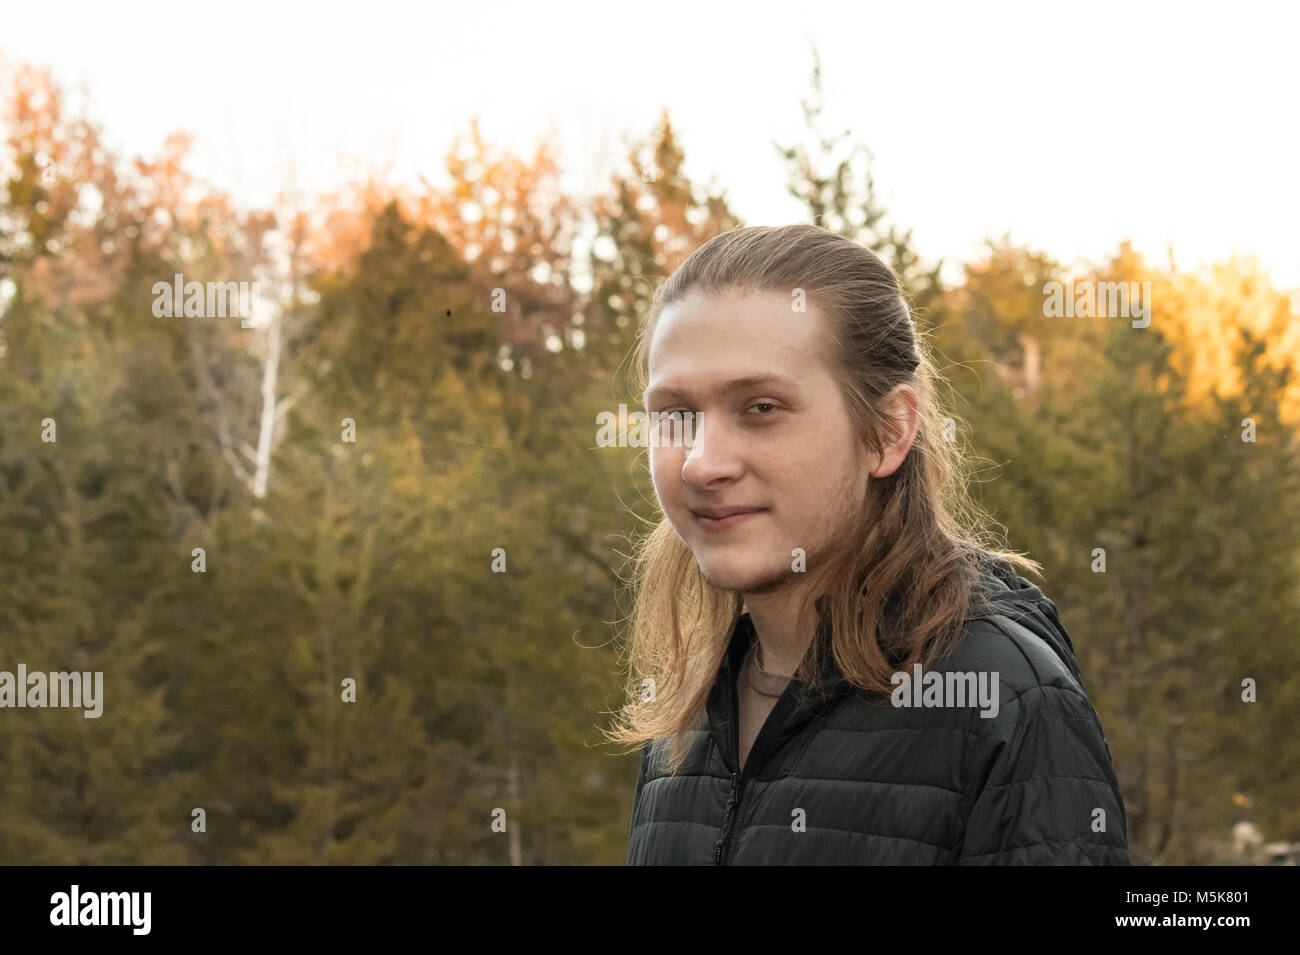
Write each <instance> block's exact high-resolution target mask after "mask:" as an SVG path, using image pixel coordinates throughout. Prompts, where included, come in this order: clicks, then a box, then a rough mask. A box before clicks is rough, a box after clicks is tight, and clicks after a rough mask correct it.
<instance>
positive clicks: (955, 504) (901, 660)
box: [606, 225, 1041, 771]
mask: <svg viewBox="0 0 1300 955" xmlns="http://www.w3.org/2000/svg"><path fill="white" fill-rule="evenodd" d="M697 289H698V290H700V291H702V292H705V293H706V294H717V293H719V292H723V291H727V290H754V291H769V292H780V293H782V294H785V295H790V294H792V293H793V290H795V289H803V290H804V294H805V296H806V299H807V301H808V302H811V303H815V304H816V306H817V307H818V308H819V309H820V310H821V311H822V314H823V315H824V316H825V317H826V320H827V324H828V327H829V328H830V338H831V342H830V344H831V349H830V351H831V354H832V355H833V356H834V358H833V366H834V367H833V371H834V373H835V375H836V378H837V379H838V380H839V382H840V384H841V387H842V389H843V393H844V397H845V400H846V402H847V403H848V406H849V408H850V413H851V414H852V415H853V417H854V420H855V422H856V423H857V425H858V428H859V434H860V436H861V439H862V441H863V443H864V447H865V448H867V449H868V450H869V451H872V452H875V453H879V452H880V450H881V444H882V441H881V438H882V436H884V435H886V434H889V433H893V429H894V428H895V427H896V425H895V423H894V422H893V421H892V420H891V419H890V417H889V416H888V414H886V413H885V412H884V411H883V410H882V399H883V398H884V397H885V396H886V395H888V394H889V393H890V391H891V390H892V389H893V388H894V387H895V386H896V385H899V384H908V385H910V386H911V387H912V388H914V389H915V390H916V392H917V395H918V397H919V399H920V423H919V427H918V430H917V433H916V436H915V439H914V442H913V444H912V447H911V449H910V450H909V451H908V454H907V457H906V458H905V459H904V460H903V463H902V464H901V465H900V466H899V467H898V469H897V470H895V471H894V473H893V474H891V475H889V476H887V477H884V478H872V479H871V480H869V481H868V482H867V491H866V496H865V500H864V501H863V506H862V507H861V508H859V509H858V510H857V513H856V514H855V518H854V520H853V524H852V526H850V527H848V528H846V529H845V532H844V533H842V534H839V535H837V537H836V541H837V544H836V547H835V550H834V551H833V552H832V553H830V554H829V555H827V558H826V559H825V560H823V561H820V562H819V564H818V566H816V567H810V568H808V571H807V574H808V577H807V578H806V579H807V581H808V584H809V586H808V588H807V597H806V598H805V606H804V607H801V608H800V613H801V615H802V614H803V613H805V612H807V604H808V602H810V601H813V600H814V599H815V606H816V610H815V614H816V617H815V619H816V620H817V621H818V635H819V638H820V639H815V640H813V641H812V643H811V645H810V652H809V654H808V655H807V656H806V657H805V658H804V660H803V663H802V664H801V665H800V668H799V670H798V672H797V673H796V674H795V678H796V679H797V680H799V681H801V682H803V683H808V684H819V683H820V675H821V674H822V673H823V672H824V671H823V666H824V663H825V661H824V659H823V654H824V653H825V651H826V650H827V649H828V648H827V647H825V646H823V645H822V640H823V639H824V640H825V641H826V642H828V643H829V651H830V652H831V653H832V654H833V657H834V661H835V664H836V665H837V666H838V668H839V671H840V672H841V673H842V674H843V675H844V677H846V678H847V679H848V681H849V682H850V683H851V684H853V685H854V686H856V687H858V688H860V689H862V690H866V691H868V692H874V693H888V692H889V691H890V690H891V689H892V684H891V683H890V677H891V676H892V675H893V673H894V672H895V671H896V670H898V669H910V668H911V666H912V665H913V664H915V663H920V664H922V666H931V665H933V664H935V663H936V662H937V661H939V660H941V659H942V658H943V657H944V656H945V655H946V654H947V653H948V652H950V651H951V649H952V648H953V647H954V646H955V644H956V642H957V641H958V640H959V639H960V636H961V632H962V629H963V624H964V623H965V621H966V620H967V619H968V616H969V615H970V614H971V613H972V610H973V605H974V604H975V603H976V602H979V601H982V599H983V598H982V596H981V595H980V594H979V593H978V591H977V588H976V587H975V580H976V578H977V575H978V572H979V565H980V564H981V562H983V561H985V560H988V559H989V558H990V557H997V558H1002V559H1003V560H1006V561H1009V562H1010V563H1011V564H1012V565H1013V566H1015V567H1017V568H1020V569H1022V570H1026V571H1030V572H1038V571H1040V570H1041V566H1040V565H1039V564H1038V563H1037V562H1035V561H1033V560H1030V559H1028V558H1026V557H1024V556H1023V555H1020V554H1017V553H1014V552H1010V551H1006V550H1002V549H999V548H998V547H997V542H996V539H995V537H994V535H993V534H992V533H991V532H990V531H988V530H987V529H986V526H985V522H986V517H985V515H984V514H983V512H982V511H981V510H980V509H979V508H978V507H977V506H976V504H975V502H974V501H973V500H972V499H971V497H970V495H969V493H968V490H967V481H968V471H967V456H966V454H965V453H964V452H963V451H962V450H961V449H960V447H959V445H958V443H957V442H956V441H953V440H943V438H944V437H945V435H944V427H945V424H947V425H948V427H949V429H950V432H951V431H953V430H955V421H954V420H952V419H951V418H950V416H949V417H948V420H945V415H944V414H943V413H942V411H941V409H940V405H939V401H938V399H937V397H936V386H937V385H938V384H939V383H940V382H941V381H942V379H941V378H940V376H939V374H938V372H937V370H936V369H935V367H934V365H933V363H932V360H931V358H930V356H929V353H928V349H927V347H926V345H925V343H924V342H923V341H922V336H921V334H920V332H919V331H918V330H917V328H916V327H915V325H914V323H913V320H912V313H911V307H910V305H909V304H908V301H907V296H906V295H905V293H904V291H903V288H902V286H901V284H900V282H899V280H898V277H897V276H896V275H895V274H894V273H893V271H892V270H891V269H890V268H889V266H888V265H886V264H885V263H884V262H883V261H881V259H880V258H879V257H878V256H876V255H875V254H874V253H872V252H870V251H869V250H867V249H865V248H863V247H861V246H859V245H857V244H855V243H853V242H851V241H850V240H848V239H846V238H844V237H843V236H840V235H837V234H836V233H833V232H830V231H828V230H826V229H823V228H820V227H818V226H812V225H790V226H784V227H768V226H752V227H748V228H741V229H735V230H733V231H730V232H726V233H723V234H722V235H719V236H716V237H714V238H713V239H711V240H710V241H708V242H706V243H705V244H704V245H702V246H700V248H698V249H696V250H695V252H693V253H692V254H691V255H690V256H689V257H688V258H687V259H686V261H685V262H683V263H682V264H681V266H680V267H679V268H678V269H677V270H676V271H675V272H674V273H673V274H672V276H671V277H670V278H669V279H668V280H667V281H666V282H664V284H663V285H661V286H660V287H659V288H658V289H657V290H656V292H655V295H654V300H653V303H652V307H651V309H650V312H649V314H648V315H647V317H646V321H645V323H644V324H643V326H642V327H641V329H640V330H639V336H638V340H637V346H636V353H635V357H634V363H633V366H632V371H633V375H634V384H635V386H636V387H637V388H638V391H640V392H642V393H643V392H644V388H645V384H646V380H647V376H648V371H649V351H650V341H651V338H652V336H653V334H654V329H655V324H656V323H657V321H658V320H659V317H660V315H661V314H662V312H663V310H664V309H665V308H667V307H668V306H669V305H672V304H674V303H676V302H679V301H681V299H683V298H684V297H685V296H686V295H687V294H688V293H690V292H691V291H693V290H697ZM630 567H631V570H632V573H631V576H630V580H629V584H630V588H631V593H632V595H633V603H632V607H631V612H630V614H629V618H628V619H629V623H630V627H629V633H630V639H629V640H628V642H627V645H626V648H625V651H626V659H627V662H626V668H627V686H626V692H627V700H628V702H627V703H626V704H625V705H624V706H623V708H622V709H621V710H620V711H619V713H618V714H616V716H615V720H614V725H613V727H612V729H610V730H609V731H607V733H606V736H607V738H608V739H609V740H610V741H612V742H615V743H621V744H625V745H627V746H629V747H631V746H639V745H640V744H642V743H644V742H646V741H648V740H653V739H659V738H663V737H667V738H669V740H670V759H669V766H670V768H671V769H672V770H673V771H676V769H677V768H679V767H680V763H681V760H682V759H683V758H684V756H685V747H684V746H683V745H682V744H683V742H684V737H685V733H686V730H688V729H690V728H693V727H697V726H699V725H701V721H702V720H703V717H704V711H705V706H706V703H707V700H708V696H709V691H710V689H711V688H712V686H713V683H714V680H715V679H716V676H717V673H718V669H719V667H720V666H721V664H722V660H723V657H724V655H725V654H726V652H727V648H728V645H729V643H730V638H731V635H732V632H733V630H734V628H735V625H736V622H737V620H738V619H739V616H740V613H741V610H742V600H743V597H742V595H741V594H739V593H736V592H731V591H725V590H721V589H719V588H717V587H714V586H713V585H711V584H710V583H709V582H708V581H707V580H705V578H704V576H703V574H702V573H701V571H700V568H699V566H698V564H697V563H696V561H695V556H694V555H693V554H692V553H691V551H690V549H689V548H688V547H687V546H686V544H685V542H684V541H683V540H682V539H681V537H680V536H679V535H678V534H677V532H676V530H675V529H674V528H673V526H672V524H671V523H670V522H669V521H668V519H667V518H666V517H662V515H661V519H660V521H659V523H658V524H657V525H656V526H655V527H654V528H653V530H651V531H650V532H649V533H648V534H646V535H645V536H644V537H642V538H640V539H639V540H638V541H637V542H636V544H635V548H634V552H633V556H632V561H631V563H630ZM647 681H652V682H647ZM647 687H653V692H652V693H648V692H646V689H647Z"/></svg>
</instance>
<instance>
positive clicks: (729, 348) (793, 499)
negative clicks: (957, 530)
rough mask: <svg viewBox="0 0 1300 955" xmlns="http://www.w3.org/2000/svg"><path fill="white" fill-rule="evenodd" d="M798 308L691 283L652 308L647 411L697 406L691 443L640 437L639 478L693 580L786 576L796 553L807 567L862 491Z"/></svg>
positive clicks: (779, 299) (810, 328)
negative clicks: (692, 288) (645, 473)
mask: <svg viewBox="0 0 1300 955" xmlns="http://www.w3.org/2000/svg"><path fill="white" fill-rule="evenodd" d="M807 307H808V310H807V311H806V312H797V311H794V310H793V309H792V308H791V299H790V297H788V296H784V295H781V294H779V293H773V292H753V291H750V292H734V291H733V292H726V293H724V294H722V295H720V296H717V297H711V296H706V295H705V294H703V293H701V292H698V291H696V292H692V293H690V294H689V295H688V296H687V297H686V298H685V299H683V300H682V301H681V302H679V303H677V304H675V305H672V306H669V307H668V308H666V309H665V310H664V311H663V313H662V314H661V316H660V319H659V322H658V324H657V326H656V327H655V331H654V336H653V337H652V339H651V342H650V363H649V364H650V367H649V381H648V383H647V387H646V411H647V412H652V413H653V412H660V413H661V415H662V414H665V413H670V412H698V413H699V415H698V417H696V418H695V419H694V429H693V441H691V442H690V446H689V447H681V446H676V447H674V446H670V445H665V446H661V447H656V446H655V443H654V442H653V441H652V442H651V448H650V473H651V479H652V480H653V481H654V486H655V492H656V494H657V495H658V497H659V503H660V505H661V506H662V507H663V510H664V513H665V515H666V516H667V517H668V519H669V521H671V522H672V525H673V527H674V528H676V530H677V533H678V534H679V535H680V536H681V538H682V539H683V540H684V541H685V542H686V544H687V546H689V547H690V549H691V551H692V552H693V553H694V554H695V559H696V561H697V562H698V563H699V565H700V569H701V570H702V571H703V573H704V576H705V578H706V579H707V580H708V581H709V582H710V583H711V584H713V585H714V586H716V587H721V588H723V589H725V590H732V591H739V592H741V593H763V592H770V591H772V590H775V589H778V588H779V587H780V586H782V585H783V584H786V583H788V582H791V581H793V579H794V578H795V577H796V576H797V574H796V571H795V570H794V566H795V563H796V555H795V554H794V553H793V552H794V551H795V549H796V548H802V550H803V552H804V554H805V555H806V566H807V567H808V568H809V569H811V568H812V567H813V566H814V561H815V560H816V559H817V558H818V557H819V556H820V555H821V554H822V553H823V552H824V549H825V547H826V545H827V544H829V543H830V542H832V541H834V540H835V535H836V533H837V531H839V530H840V529H841V528H842V527H844V525H845V523H846V521H847V519H848V518H849V516H850V515H851V514H853V512H854V510H855V509H856V508H858V507H860V506H861V502H862V500H863V497H864V494H865V491H866V482H867V480H868V461H867V456H866V453H865V450H864V449H863V448H862V446H861V443H860V441H859V439H858V437H857V433H856V429H855V427H854V424H853V422H852V420H851V419H850V416H849V411H848V407H847V405H846V404H845V401H844V398H843V395H842V392H841V390H840V387H839V384H838V383H837V382H836V380H835V379H834V378H833V377H832V374H831V371H830V368H829V367H828V366H827V364H826V357H825V356H826V349H825V343H826V342H827V338H826V329H825V327H824V326H823V324H822V323H823V321H824V319H823V316H822V314H821V313H820V311H819V310H818V309H817V308H816V306H814V305H813V304H812V303H809V304H808V306H807ZM652 420H653V419H652ZM652 430H654V429H652ZM658 430H660V431H661V432H662V433H663V434H664V435H665V436H667V434H668V429H666V428H664V429H658ZM680 443H681V442H679V444H680ZM738 509H740V511H741V512H740V513H732V512H735V511H737V510H738ZM728 514H731V516H726V515H728Z"/></svg>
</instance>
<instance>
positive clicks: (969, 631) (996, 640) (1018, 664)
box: [939, 616, 1086, 699]
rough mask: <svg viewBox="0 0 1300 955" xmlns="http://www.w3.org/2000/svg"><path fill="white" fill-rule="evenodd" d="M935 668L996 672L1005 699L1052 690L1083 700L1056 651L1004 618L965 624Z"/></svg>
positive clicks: (983, 618) (1007, 618)
mask: <svg viewBox="0 0 1300 955" xmlns="http://www.w3.org/2000/svg"><path fill="white" fill-rule="evenodd" d="M939 669H943V670H972V671H976V672H981V671H983V672H991V673H997V674H998V680H999V683H1000V684H1001V686H1002V691H1003V693H1004V694H1006V696H1007V698H1014V697H1017V696H1019V695H1021V694H1022V693H1025V692H1027V691H1029V690H1033V689H1036V688H1048V687H1052V688H1057V689H1060V690H1064V691H1067V692H1072V693H1076V694H1078V695H1080V696H1083V697H1085V699H1086V694H1085V693H1084V690H1083V687H1082V686H1080V684H1079V681H1078V680H1076V679H1075V677H1074V674H1073V673H1072V672H1071V669H1070V667H1069V666H1068V665H1067V664H1066V662H1065V661H1064V660H1062V659H1061V657H1060V656H1059V655H1058V654H1057V652H1056V650H1054V649H1053V648H1052V646H1051V645H1050V644H1048V642H1047V641H1046V640H1045V639H1043V638H1042V637H1041V636H1039V635H1038V634H1036V633H1034V632H1033V631H1032V630H1030V629H1029V628H1028V627H1026V626H1025V625H1023V624H1020V623H1017V622H1016V621H1014V620H1013V619H1012V618H1010V617H1007V616H997V617H980V618H978V619H975V620H971V621H968V622H967V625H966V628H965V630H964V632H963V634H962V637H961V640H960V641H959V642H958V644H957V646H956V647H955V648H954V649H953V651H952V652H951V653H950V654H949V655H948V656H947V657H946V658H945V659H944V661H943V663H942V666H941V667H939Z"/></svg>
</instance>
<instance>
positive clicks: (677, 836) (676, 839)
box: [627, 560, 1129, 865]
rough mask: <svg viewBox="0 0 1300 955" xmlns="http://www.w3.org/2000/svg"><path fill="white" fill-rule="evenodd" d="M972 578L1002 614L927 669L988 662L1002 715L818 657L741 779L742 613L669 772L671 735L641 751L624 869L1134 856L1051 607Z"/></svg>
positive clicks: (998, 568)
mask: <svg viewBox="0 0 1300 955" xmlns="http://www.w3.org/2000/svg"><path fill="white" fill-rule="evenodd" d="M981 586H982V587H983V588H984V592H985V593H986V594H987V596H988V597H989V599H990V601H991V602H992V603H993V605H994V609H995V610H996V611H997V613H996V614H994V615H986V616H978V617H975V618H973V619H972V620H971V621H970V622H969V623H968V625H967V628H966V632H965V636H964V638H963V640H962V641H961V643H960V644H959V645H958V646H957V648H956V649H955V650H954V652H953V653H952V655H951V656H949V657H948V658H947V659H946V660H944V661H943V663H942V664H941V665H939V666H937V667H935V668H934V670H935V672H948V671H953V672H962V671H968V672H974V673H978V672H980V671H984V672H986V673H988V674H992V673H996V674H997V675H998V683H997V689H998V692H997V699H998V706H997V714H996V716H992V717H983V716H981V715H980V714H981V712H991V711H992V709H993V708H992V707H991V706H985V707H984V708H983V709H981V708H980V707H979V705H977V704H973V703H972V704H968V705H966V706H951V705H949V706H906V707H905V706H896V705H894V699H893V695H890V696H886V695H884V694H879V695H876V696H874V697H871V696H869V695H867V694H865V693H862V692H861V691H858V690H855V689H854V688H853V687H852V686H850V685H849V684H848V683H847V681H845V680H844V679H843V677H842V675H840V674H839V672H838V669H837V668H836V667H835V664H834V661H833V659H832V658H831V655H830V654H829V653H827V654H826V658H827V660H828V663H827V667H826V670H825V672H824V677H823V679H824V680H825V681H826V686H827V687H829V692H828V693H818V692H815V691H813V692H809V688H808V687H806V686H805V685H803V684H797V683H795V682H794V681H791V683H790V685H789V687H788V688H787V689H786V691H785V693H784V694H783V695H782V696H781V698H780V699H779V700H778V701H777V703H776V706H775V708H774V709H773V710H772V713H771V715H770V716H769V717H768V719H767V722H766V723H765V724H764V725H763V728H762V730H761V731H760V732H759V734H758V738H757V739H756V740H755V741H754V744H753V747H752V749H751V751H750V756H749V759H748V760H747V762H746V763H745V769H744V772H743V773H740V772H737V770H736V766H737V763H738V759H737V749H738V742H737V732H736V726H737V722H738V721H737V703H736V692H735V687H736V679H735V676H736V673H737V667H738V666H739V664H740V662H741V660H742V658H743V655H744V653H745V651H746V650H747V649H748V648H749V646H750V643H751V641H752V640H753V639H754V630H753V627H752V625H751V624H750V621H749V617H748V615H744V616H742V617H741V619H740V623H739V624H738V625H737V627H736V630H735V633H734V635H733V638H732V641H731V648H730V651H729V652H728V654H727V658H726V660H725V661H724V663H723V665H722V667H721V668H720V670H719V673H718V678H717V681H716V683H715V684H714V687H713V690H712V692H711V693H710V695H709V699H708V720H707V727H706V726H704V725H703V723H702V724H701V725H700V727H699V728H697V729H694V730H691V731H690V733H689V735H688V755H687V758H686V762H685V763H684V764H683V766H682V767H681V769H680V770H679V772H678V773H677V774H676V775H675V776H670V775H667V774H666V770H665V768H664V766H663V765H662V764H663V762H664V759H665V749H666V747H665V746H664V741H661V740H656V741H654V743H652V744H646V746H645V747H643V750H642V760H641V772H640V775H639V777H638V779H637V784H636V793H635V796H634V798H633V806H632V823H631V829H630V832H629V839H628V860H627V861H628V864H629V865H717V864H723V865H1128V864H1129V857H1128V850H1127V838H1126V820H1125V816H1124V803H1123V800H1122V798H1121V796H1120V792H1119V786H1118V783H1117V782H1116V779H1115V772H1114V769H1113V768H1112V766H1111V760H1110V749H1109V746H1108V745H1107V743H1106V740H1105V737H1104V735H1103V733H1102V728H1101V724H1100V722H1099V721H1098V719H1097V714H1096V712H1095V711H1094V710H1093V707H1092V705H1091V703H1090V702H1089V701H1088V698H1087V696H1086V695H1085V693H1084V690H1083V681H1082V678H1081V676H1080V674H1079V669H1078V666H1077V664H1076V663H1075V660H1074V653H1073V646H1072V645H1071V643H1070V638H1069V636H1068V635H1067V634H1066V632H1065V630H1064V628H1063V627H1062V626H1061V623H1060V620H1059V619H1058V617H1057V612H1056V606H1055V605H1054V604H1053V603H1052V601H1051V600H1049V599H1048V598H1047V597H1045V596H1044V595H1043V593H1042V591H1041V590H1040V589H1039V588H1038V587H1036V586H1034V585H1033V584H1031V583H1029V582H1028V581H1026V580H1025V579H1024V578H1023V577H1020V576H1018V575H1017V574H1016V573H1015V571H1014V569H1013V568H1012V567H1011V565H1009V564H1007V563H1005V562H1003V561H1000V560H998V561H995V562H993V563H992V564H990V565H989V566H988V568H987V570H986V571H985V575H984V577H983V579H982V584H981ZM1012 618H1014V620H1013V619H1012ZM945 679H946V678H945ZM987 679H988V682H987V683H986V687H987V686H990V685H991V682H992V678H991V676H990V677H988V678H987ZM929 682H931V681H927V680H922V681H921V685H922V686H924V685H926V684H927V683H929ZM899 697H900V699H902V698H904V697H903V693H902V691H899ZM905 698H906V699H908V700H913V699H916V700H918V701H920V698H918V697H913V696H912V695H911V694H910V693H908V694H907V695H906V697H905ZM932 699H933V698H932ZM952 700H953V697H949V702H951V701H952Z"/></svg>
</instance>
